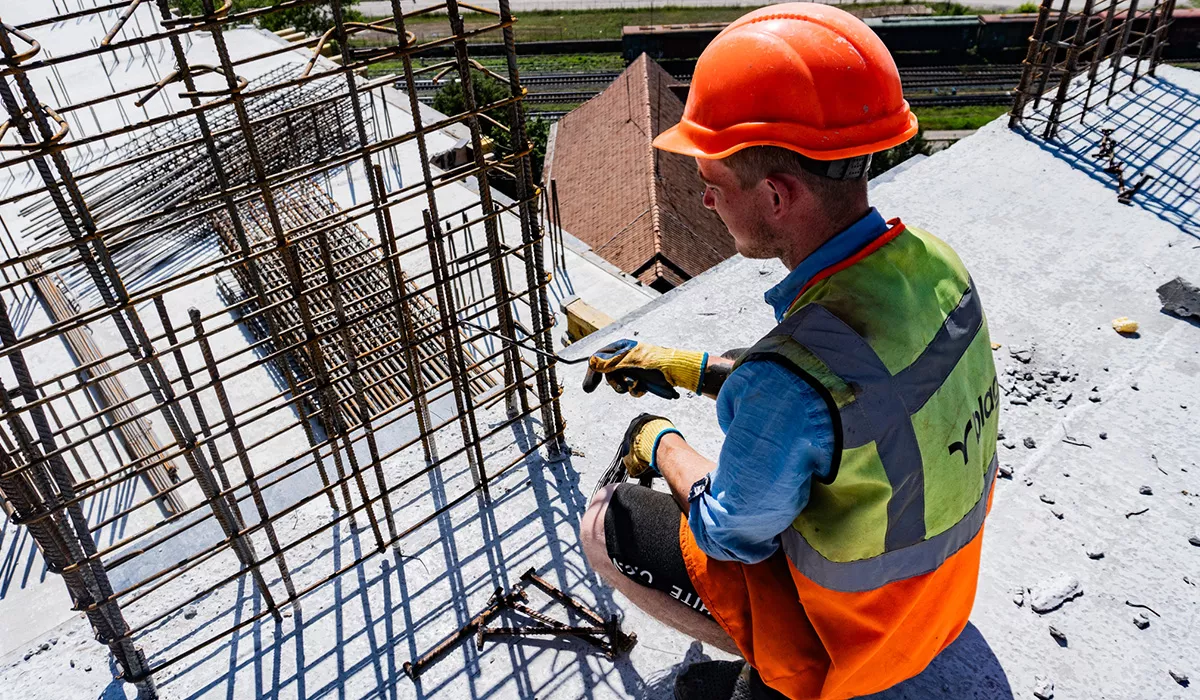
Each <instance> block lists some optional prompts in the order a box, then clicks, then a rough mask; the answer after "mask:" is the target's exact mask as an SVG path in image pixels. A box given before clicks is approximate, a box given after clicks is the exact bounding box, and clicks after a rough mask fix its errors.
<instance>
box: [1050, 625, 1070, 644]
mask: <svg viewBox="0 0 1200 700" xmlns="http://www.w3.org/2000/svg"><path fill="white" fill-rule="evenodd" d="M1050 636H1051V637H1053V638H1054V641H1056V642H1058V645H1059V646H1060V647H1065V646H1066V645H1067V635H1065V634H1063V633H1062V630H1060V629H1059V628H1057V627H1055V626H1054V625H1050Z"/></svg>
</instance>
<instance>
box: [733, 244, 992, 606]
mask: <svg viewBox="0 0 1200 700" xmlns="http://www.w3.org/2000/svg"><path fill="white" fill-rule="evenodd" d="M764 359H766V360H771V361H773V362H776V363H778V364H780V365H783V366H784V367H787V368H789V369H791V370H792V371H793V372H795V373H796V374H797V375H798V376H799V377H800V378H801V379H803V380H804V381H805V382H807V383H808V384H809V385H811V386H812V387H813V388H814V389H815V390H816V391H817V393H818V394H820V395H821V396H822V397H823V398H824V399H825V401H826V403H827V405H828V408H829V413H830V417H831V419H832V423H833V429H834V438H835V443H834V454H833V464H832V469H831V470H830V473H829V474H828V476H827V477H826V478H824V479H822V480H820V481H819V482H815V483H814V484H813V485H812V491H811V494H810V495H809V499H808V505H807V506H806V507H805V508H804V510H803V511H802V512H801V513H800V515H799V516H798V517H797V518H796V520H795V521H794V522H793V523H792V527H791V528H790V529H788V530H787V531H786V532H784V533H783V535H782V537H781V540H782V547H783V550H784V552H785V553H786V554H787V557H788V559H789V560H790V561H791V563H792V565H793V566H794V567H795V568H796V569H797V570H798V571H799V572H800V573H801V574H803V575H804V576H805V577H806V578H808V579H810V580H811V581H813V582H814V583H816V584H818V585H820V586H822V587H824V588H827V589H829V590H832V591H841V592H855V591H866V590H872V589H876V588H879V587H881V586H884V585H886V584H888V583H891V582H893V581H899V580H902V579H907V578H911V577H913V576H919V575H921V574H925V573H928V572H931V571H934V570H935V569H937V568H938V567H939V566H940V565H941V564H942V562H944V561H946V559H947V557H949V556H951V555H952V554H954V553H955V552H957V551H959V550H960V549H961V548H962V547H963V546H965V545H966V544H967V543H968V542H970V541H971V540H973V539H974V538H975V536H976V535H977V534H978V533H979V531H980V528H981V527H982V525H983V520H984V516H985V515H986V511H987V501H988V495H989V493H990V488H991V485H992V482H993V479H994V476H995V472H996V468H997V461H996V433H997V424H998V421H999V413H1000V411H999V401H1000V396H999V385H998V384H997V380H996V369H995V364H994V362H993V360H992V348H991V340H990V338H989V337H988V330H987V322H986V320H985V319H984V315H983V309H982V307H981V305H980V302H979V295H978V293H977V290H976V289H975V286H974V284H973V283H972V281H971V278H970V276H969V275H968V274H967V271H966V269H965V268H964V266H963V264H962V262H961V261H959V259H958V256H957V255H955V253H954V251H953V250H951V249H950V247H949V246H947V245H946V244H945V243H944V242H942V241H941V240H939V239H938V238H936V237H934V236H933V235H931V234H929V233H927V232H925V231H921V230H919V229H915V228H911V227H909V228H906V227H905V226H904V225H903V224H899V223H896V224H895V225H894V226H893V228H892V229H891V230H890V231H889V232H888V233H887V234H885V235H884V236H882V237H881V238H880V239H877V240H876V241H875V242H874V243H873V244H872V245H871V246H869V247H868V249H866V250H864V251H862V252H860V253H859V254H858V255H856V256H854V258H852V259H850V260H848V261H846V262H845V263H842V264H840V265H838V266H835V267H834V268H831V269H829V270H826V271H825V272H824V273H822V274H821V275H818V277H817V278H814V279H813V280H812V281H810V282H809V284H808V285H807V286H806V287H805V289H804V290H802V291H801V293H800V294H799V295H798V296H797V298H796V300H795V301H794V302H793V304H792V306H791V308H790V309H789V313H788V314H787V316H786V318H785V319H784V321H783V322H782V323H781V324H779V326H777V327H776V328H775V329H774V330H772V331H771V332H770V333H769V334H767V336H766V337H764V338H763V339H762V340H760V341H759V342H758V343H756V344H755V345H754V346H753V347H752V348H750V350H749V351H747V352H746V353H745V354H744V355H743V356H742V358H741V360H739V364H740V363H742V362H748V361H754V360H764Z"/></svg>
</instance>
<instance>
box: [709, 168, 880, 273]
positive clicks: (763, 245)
mask: <svg viewBox="0 0 1200 700" xmlns="http://www.w3.org/2000/svg"><path fill="white" fill-rule="evenodd" d="M866 164H867V163H866V161H865V160H864V159H861V158H857V159H847V160H843V161H813V160H811V159H809V158H806V157H804V156H802V155H800V154H799V153H796V152H795V151H791V150H788V149H785V148H779V147H775V146H751V147H749V148H744V149H742V150H740V151H736V152H735V153H732V154H730V155H729V156H727V157H725V158H722V159H720V160H716V159H708V158H697V159H696V166H697V168H698V169H699V172H700V177H701V179H703V180H704V183H705V189H704V206H706V207H708V208H709V209H712V210H713V211H715V212H717V214H718V215H719V216H720V217H721V220H722V221H724V222H725V226H726V227H727V228H728V229H729V233H730V234H731V235H732V236H733V239H734V242H735V243H736V244H737V249H738V252H739V253H741V254H742V255H744V256H746V257H748V258H780V259H782V260H783V261H784V263H785V264H787V265H788V266H789V267H791V266H793V265H794V264H795V263H796V262H799V259H801V258H803V256H805V255H807V254H808V253H810V252H812V250H811V248H812V247H813V246H812V245H811V241H813V240H818V239H824V238H826V237H828V236H830V235H833V234H835V233H837V232H838V231H840V230H842V229H844V228H845V227H847V226H849V225H850V224H852V223H854V222H855V221H856V220H857V219H858V218H859V217H861V216H863V214H865V213H866V211H867V209H868V205H867V180H866V172H865V171H866ZM818 172H821V173H827V174H818ZM830 174H832V175H836V176H837V177H831V176H830ZM798 256H799V257H798Z"/></svg>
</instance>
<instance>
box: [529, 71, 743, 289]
mask: <svg viewBox="0 0 1200 700" xmlns="http://www.w3.org/2000/svg"><path fill="white" fill-rule="evenodd" d="M675 82H676V81H675V79H674V78H672V77H671V75H670V74H668V73H667V72H666V71H665V70H663V69H662V68H661V67H659V65H658V64H657V63H655V62H654V61H652V60H650V59H649V58H647V57H646V55H645V54H642V56H641V57H639V58H638V59H637V60H636V61H634V62H633V63H632V64H630V65H629V67H628V68H626V69H625V72H624V73H622V74H621V75H620V77H618V78H617V79H616V80H615V81H614V82H613V84H612V85H610V86H609V87H608V89H606V90H605V91H604V92H602V93H600V94H599V95H597V96H596V97H594V98H592V99H591V100H589V101H588V102H586V103H584V104H583V105H581V106H580V107H579V108H578V109H576V110H574V111H573V112H571V113H570V114H567V115H566V116H564V117H563V118H562V119H561V120H560V121H559V122H558V125H557V129H556V134H555V138H554V145H553V151H552V153H550V154H548V155H547V158H546V165H545V169H544V174H543V177H544V182H547V183H549V181H550V180H551V179H553V180H555V181H556V182H557V185H558V193H559V201H560V206H561V210H562V211H561V215H562V225H563V228H565V229H566V230H567V231H569V232H571V234H572V235H574V236H575V237H577V238H579V239H581V240H583V241H584V242H585V243H587V244H588V245H590V246H591V247H592V249H593V250H594V251H595V252H596V253H597V254H598V255H600V256H601V257H603V258H605V259H606V260H608V261H609V262H611V263H612V264H613V265H616V266H617V267H619V268H621V269H622V270H624V271H625V272H627V273H629V274H631V275H633V276H634V277H637V278H638V280H640V281H641V282H642V283H643V284H645V285H648V286H650V287H652V288H654V289H656V290H658V291H662V292H665V291H667V290H669V289H672V288H674V287H677V286H679V285H680V284H683V283H684V282H686V281H687V280H689V279H691V278H692V277H695V276H696V275H698V274H700V273H701V272H704V271H705V270H707V269H708V268H710V267H712V266H713V265H716V264H717V263H719V262H721V261H722V260H725V259H726V258H729V257H731V256H732V255H733V254H734V253H735V252H737V251H736V249H735V248H734V243H733V238H732V237H731V236H730V235H729V231H728V230H726V228H725V225H724V224H722V223H721V219H720V218H719V217H718V216H717V215H716V213H715V212H712V211H709V210H708V209H706V208H705V207H704V204H703V203H702V201H701V198H702V197H703V195H704V184H703V182H702V181H701V180H700V176H699V175H698V174H697V173H696V163H695V161H694V160H693V159H692V158H689V157H686V156H680V155H676V154H673V153H664V152H662V151H659V150H656V149H654V148H653V147H651V145H650V142H651V141H653V139H654V137H655V136H657V135H658V134H659V133H660V132H661V131H662V130H663V129H666V128H668V127H670V126H671V125H673V124H675V123H676V122H678V121H679V118H680V117H681V116H682V115H683V103H682V102H681V101H680V100H679V98H678V97H676V96H675V93H673V92H672V91H671V85H673V84H674V83H675Z"/></svg>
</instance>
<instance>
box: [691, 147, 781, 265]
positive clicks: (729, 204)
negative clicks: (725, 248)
mask: <svg viewBox="0 0 1200 700" xmlns="http://www.w3.org/2000/svg"><path fill="white" fill-rule="evenodd" d="M696 168H697V169H698V170H699V171H700V179H701V180H703V181H704V185H705V187H704V206H706V207H708V208H709V209H712V210H713V211H715V212H717V215H718V216H720V217H721V221H723V222H725V227H726V228H728V229H729V233H730V235H732V236H733V241H734V243H735V244H736V245H737V250H738V252H739V253H741V254H742V255H744V256H746V257H747V258H760V259H761V258H774V257H778V255H779V243H778V241H776V240H775V236H774V235H773V234H772V233H771V231H770V229H769V228H768V227H767V219H766V212H767V211H769V209H766V208H765V207H770V206H771V203H772V201H771V200H772V197H771V194H770V192H769V191H767V190H768V189H769V188H768V187H767V185H766V181H762V182H759V183H757V184H755V185H753V186H751V187H748V188H746V189H743V188H742V184H741V182H740V181H739V180H738V177H737V174H736V173H734V172H733V171H732V170H730V169H729V167H728V166H727V165H725V164H724V163H722V162H721V161H719V160H709V159H705V158H697V159H696Z"/></svg>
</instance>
